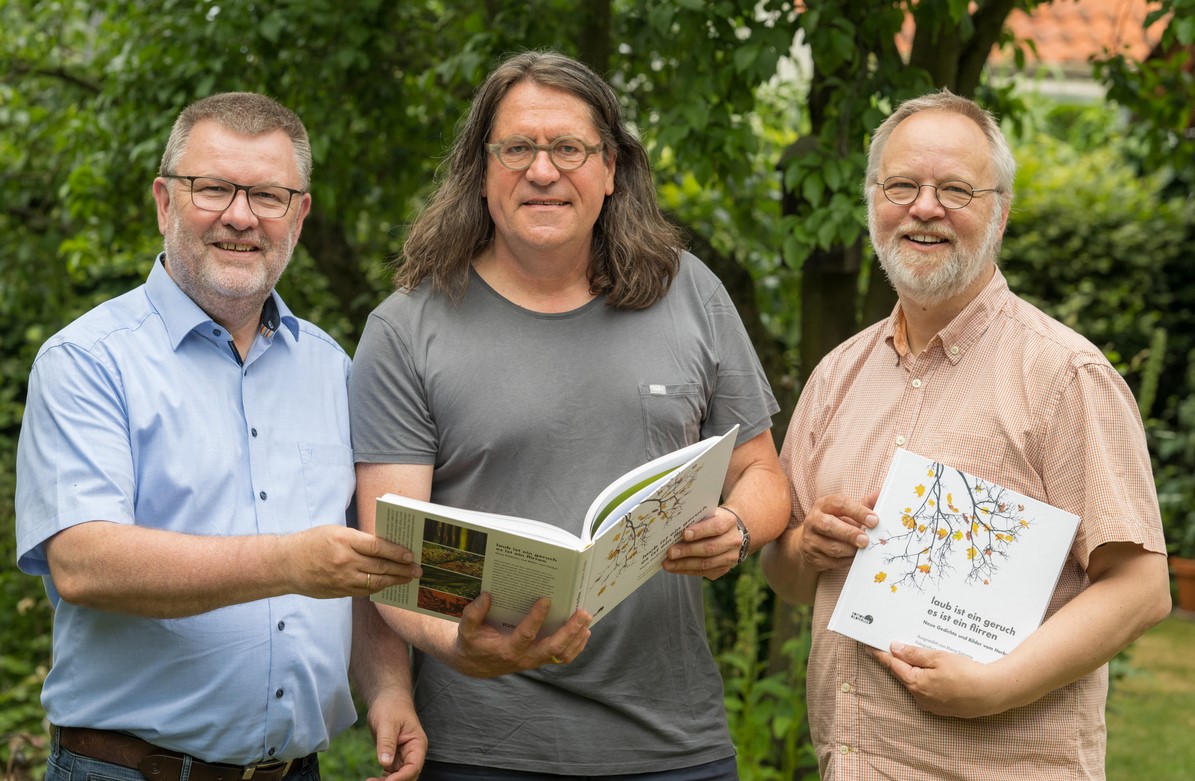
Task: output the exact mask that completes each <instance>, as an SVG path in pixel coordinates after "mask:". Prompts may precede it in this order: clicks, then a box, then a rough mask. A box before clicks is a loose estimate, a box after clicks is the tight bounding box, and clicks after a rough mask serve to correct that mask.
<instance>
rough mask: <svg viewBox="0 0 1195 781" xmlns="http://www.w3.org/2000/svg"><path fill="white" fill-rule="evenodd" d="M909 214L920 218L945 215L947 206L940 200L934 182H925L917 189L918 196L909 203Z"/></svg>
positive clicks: (925, 218) (927, 218)
mask: <svg viewBox="0 0 1195 781" xmlns="http://www.w3.org/2000/svg"><path fill="white" fill-rule="evenodd" d="M909 214H910V215H912V216H913V217H916V218H917V219H920V220H929V219H933V218H935V217H944V216H945V215H946V207H944V206H943V205H942V202H941V201H939V200H938V188H937V187H936V186H935V185H932V184H923V185H921V186H920V187H919V188H918V189H917V197H916V198H914V199H913V202H912V203H910V204H909Z"/></svg>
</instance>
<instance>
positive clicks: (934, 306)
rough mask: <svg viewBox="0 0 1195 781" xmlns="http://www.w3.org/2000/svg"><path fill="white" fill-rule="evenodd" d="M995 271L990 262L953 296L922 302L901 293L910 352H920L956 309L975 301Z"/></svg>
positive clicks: (917, 353) (949, 320)
mask: <svg viewBox="0 0 1195 781" xmlns="http://www.w3.org/2000/svg"><path fill="white" fill-rule="evenodd" d="M995 273H996V266H995V265H991V266H989V267H988V268H987V269H985V270H984V272H983V273H981V274H980V275H979V277H978V278H977V279H976V280H975V281H974V282H972V283H971V285H970V286H969V287H968V288H967V289H966V290H964V291H963V292H962V293H959V294H958V295H956V296H952V297H950V298H948V299H945V300H942V301H932V302H928V303H923V302H919V301H916V300H914V299H912V298H910V297H908V296H907V295H904V294H900V295H899V297H900V306H901V310H902V311H903V313H904V321H905V338H906V339H907V340H908V343H909V351H910V352H911V353H912V354H913V355H920V354H921V351H922V350H924V349H925V348H926V346H927V345H928V344H929V343H930V341H931V340H932V339H933V338H934V337H935V336H937V335H938V334H939V333H940V332H941V331H942V329H944V328H945V327H946V326H948V325H950V323H951V321H953V320H954V318H956V317H958V314H959V312H961V311H963V309H965V308H966V306H967V305H968V304H970V303H971V302H972V301H974V300H975V297H976V296H978V295H979V294H980V293H981V292H983V289H984V288H985V287H987V284H988V282H990V281H991V280H992V276H993V275H994V274H995Z"/></svg>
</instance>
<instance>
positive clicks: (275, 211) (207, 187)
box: [162, 174, 306, 220]
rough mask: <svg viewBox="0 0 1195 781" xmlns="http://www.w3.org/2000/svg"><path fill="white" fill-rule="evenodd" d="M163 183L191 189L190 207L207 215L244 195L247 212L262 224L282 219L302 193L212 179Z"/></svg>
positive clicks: (190, 178) (276, 186) (275, 186)
mask: <svg viewBox="0 0 1195 781" xmlns="http://www.w3.org/2000/svg"><path fill="white" fill-rule="evenodd" d="M162 178H164V179H183V180H186V181H187V182H189V183H190V185H191V203H193V204H195V207H196V208H199V209H203V210H204V211H209V212H222V211H224V210H225V209H227V208H228V207H229V206H231V205H232V202H233V201H234V200H236V197H237V193H239V192H241V191H244V193H245V199H246V200H247V201H248V202H249V209H250V210H251V211H252V212H253V213H254V214H255V215H257V216H258V217H260V218H262V219H265V220H276V219H278V218H279V217H285V216H286V213H287V212H288V211H289V210H290V202H291V199H293V198H294V197H295V196H296V195H302V194H303V193H304V192H306V191H305V190H292V189H291V188H289V187H283V186H282V185H279V184H255V185H248V184H237V183H236V182H230V181H228V180H227V179H217V178H216V177H214V176H181V175H179V174H163V175H162Z"/></svg>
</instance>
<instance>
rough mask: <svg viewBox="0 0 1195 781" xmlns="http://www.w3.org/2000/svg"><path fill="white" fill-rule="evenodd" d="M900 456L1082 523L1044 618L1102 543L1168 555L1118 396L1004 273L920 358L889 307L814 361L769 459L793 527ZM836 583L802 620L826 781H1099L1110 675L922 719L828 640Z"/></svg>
mask: <svg viewBox="0 0 1195 781" xmlns="http://www.w3.org/2000/svg"><path fill="white" fill-rule="evenodd" d="M897 447H905V448H908V449H910V450H912V451H914V452H916V453H919V454H921V455H924V456H927V457H930V458H933V459H935V460H938V461H941V462H943V463H945V464H949V465H950V466H954V467H958V468H959V469H962V470H964V471H966V472H970V473H971V474H974V475H977V476H979V477H985V478H987V479H989V480H992V481H995V482H997V483H1000V484H1001V485H1003V486H1006V487H1008V488H1012V489H1014V490H1016V491H1020V492H1021V493H1024V494H1027V495H1029V496H1034V497H1037V498H1039V499H1041V500H1043V501H1046V502H1049V503H1050V504H1053V505H1055V506H1057V507H1061V508H1063V509H1065V510H1069V511H1070V512H1073V513H1075V514H1077V515H1078V516H1079V517H1080V518H1081V519H1082V521H1081V525H1080V528H1079V532H1078V535H1077V536H1076V539H1075V543H1074V546H1073V548H1072V550H1071V556H1070V558H1069V559H1068V561H1067V563H1066V564H1065V565H1064V567H1063V572H1062V575H1061V578H1060V580H1059V583H1058V587H1057V589H1056V590H1055V592H1054V596H1053V598H1052V600H1051V602H1050V606H1049V609H1048V610H1047V612H1046V616H1047V619H1048V617H1049V616H1051V615H1053V614H1054V613H1055V612H1056V611H1057V610H1058V609H1059V608H1060V607H1061V606H1062V605H1064V604H1065V603H1067V602H1068V601H1070V600H1071V599H1073V598H1074V597H1075V596H1076V595H1077V594H1079V593H1080V592H1081V591H1083V589H1085V588H1086V587H1087V585H1088V580H1087V577H1086V574H1085V569H1084V568H1085V567H1086V566H1087V562H1088V558H1089V556H1090V555H1091V552H1092V551H1093V550H1095V548H1097V547H1098V546H1100V545H1102V544H1104V543H1108V542H1114V541H1128V542H1135V543H1139V544H1141V545H1142V546H1144V547H1145V549H1147V550H1150V551H1155V552H1164V551H1165V546H1164V543H1163V539H1162V528H1161V519H1160V517H1159V513H1158V502H1157V495H1156V493H1155V488H1154V483H1153V476H1152V472H1151V469H1150V461H1149V454H1148V452H1147V450H1146V446H1145V436H1144V431H1143V429H1142V426H1141V419H1140V415H1139V414H1138V412H1137V406H1136V403H1135V402H1134V400H1133V397H1132V394H1131V393H1130V391H1129V389H1128V387H1127V386H1126V385H1125V383H1124V381H1123V379H1122V378H1121V377H1120V375H1119V374H1118V373H1117V372H1116V370H1115V369H1114V368H1113V367H1112V366H1111V365H1110V364H1109V363H1108V361H1107V360H1106V359H1105V358H1104V357H1103V355H1102V354H1101V353H1100V351H1099V350H1098V349H1096V348H1095V347H1094V346H1093V345H1092V344H1091V343H1090V342H1089V341H1087V340H1086V339H1084V338H1083V337H1081V336H1079V335H1078V334H1076V333H1075V332H1074V331H1072V330H1071V329H1069V328H1067V327H1066V326H1063V325H1062V324H1060V323H1059V322H1057V321H1056V320H1053V319H1051V318H1050V317H1048V316H1046V315H1045V314H1044V313H1042V312H1041V311H1039V310H1038V309H1037V308H1035V307H1033V306H1032V305H1030V304H1028V303H1027V302H1025V301H1023V300H1021V299H1020V298H1018V297H1017V296H1015V295H1013V294H1012V293H1011V292H1010V291H1009V289H1008V284H1007V282H1006V281H1005V279H1004V276H1003V275H1002V274H1001V273H1000V271H999V270H997V271H996V274H995V276H994V277H993V279H992V281H991V282H990V283H989V284H988V285H987V286H986V287H985V288H984V290H983V292H982V293H981V294H980V295H979V296H978V297H977V298H976V299H975V300H974V301H972V302H971V303H970V304H968V305H967V307H966V308H965V309H964V310H963V311H962V312H960V313H959V315H958V316H957V317H956V318H955V319H954V320H953V321H952V322H951V323H950V325H949V326H947V327H946V328H945V329H943V330H942V331H941V332H940V333H939V334H938V335H937V336H936V337H935V338H934V339H933V340H932V341H931V342H930V344H929V345H928V346H927V347H926V349H925V350H924V351H923V352H922V353H921V354H920V355H912V354H911V353H910V352H909V348H908V344H907V342H906V340H905V329H904V317H903V313H902V311H901V308H900V306H899V305H897V307H896V309H895V310H894V311H893V314H892V316H891V317H889V318H888V319H887V320H885V321H883V322H880V323H877V324H875V325H874V326H872V327H870V328H868V329H867V330H865V331H863V332H862V333H860V334H858V335H856V336H855V337H854V338H852V339H850V340H848V341H847V342H845V343H844V344H842V345H841V346H839V347H838V348H837V349H836V350H834V351H833V352H832V353H831V354H830V355H828V356H827V357H826V358H825V359H824V360H823V361H822V362H821V363H820V364H819V365H818V367H817V369H816V370H815V371H814V372H813V375H812V376H811V377H810V378H809V382H808V383H807V384H806V386H805V388H804V390H803V392H802V394H801V398H800V401H799V403H798V405H797V409H796V411H795V412H794V414H793V419H792V422H791V424H790V427H789V429H788V435H787V437H786V439H785V443H784V447H783V449H782V452H781V457H780V458H781V463H782V465H783V467H784V469H785V471H786V473H787V474H788V475H789V479H790V480H791V482H792V486H793V522H794V523H800V522H801V521H803V520H804V517H805V512H806V509H807V508H808V507H810V506H811V505H812V504H813V501H814V500H815V499H816V498H817V497H819V496H823V495H825V494H829V493H842V494H846V495H849V496H854V497H860V498H861V497H864V496H866V495H868V494H870V493H872V492H873V491H875V490H877V489H878V488H879V487H880V483H881V482H882V481H883V477H884V474H885V472H886V470H887V467H888V463H889V461H890V460H891V457H892V454H893V452H894V451H895V449H896V448H897ZM845 576H846V571H845V570H839V571H835V572H832V573H824V574H823V575H822V577H821V579H820V581H819V583H818V590H817V599H816V603H815V607H814V618H813V623H814V636H813V651H812V654H811V656H810V660H809V671H808V698H809V717H810V721H811V727H812V733H813V740H814V743H815V745H816V747H817V754H818V761H819V763H820V766H821V773H822V779H823V781H830V780H831V779H841V780H842V781H847V780H849V781H856V780H860V779H884V780H885V781H903V780H904V779H907V780H908V781H924V780H925V779H934V780H935V781H937V780H938V779H983V780H984V781H1005V780H1007V781H1012V780H1013V779H1024V780H1025V781H1040V780H1041V779H1050V781H1065V780H1067V779H1103V778H1104V751H1105V726H1104V705H1105V699H1106V695H1107V690H1108V683H1107V682H1108V671H1107V667H1106V666H1105V667H1103V668H1101V669H1099V670H1096V671H1095V672H1093V673H1091V674H1089V675H1086V676H1084V677H1083V678H1081V679H1080V680H1078V681H1076V682H1074V683H1072V684H1070V685H1068V686H1065V687H1063V688H1061V689H1058V690H1056V691H1053V692H1051V693H1050V694H1048V695H1046V696H1045V697H1043V698H1042V699H1040V700H1038V701H1037V702H1035V703H1033V704H1031V705H1027V706H1025V707H1021V708H1015V709H1013V710H1009V711H1006V712H1004V713H1001V714H997V715H995V716H990V717H985V718H978V719H956V718H944V717H940V716H934V715H932V714H929V713H926V712H923V711H920V710H918V708H917V705H916V703H915V702H914V701H913V698H912V697H911V696H910V695H909V694H908V693H907V692H906V690H905V689H904V688H903V687H902V686H901V685H900V683H899V682H898V681H897V680H896V678H894V677H893V676H892V675H891V673H889V672H888V671H887V670H886V669H884V668H883V667H882V666H880V665H879V663H877V662H876V661H875V660H874V659H872V657H871V655H870V654H869V653H868V651H867V650H866V648H865V646H863V645H861V644H860V643H857V642H855V641H854V640H850V639H847V638H845V637H843V636H841V635H838V634H836V633H833V632H830V631H828V630H827V629H826V622H827V621H828V620H829V617H830V612H831V611H832V610H833V608H834V603H835V601H836V600H837V599H838V594H839V592H840V591H841V589H842V584H843V580H844V579H845Z"/></svg>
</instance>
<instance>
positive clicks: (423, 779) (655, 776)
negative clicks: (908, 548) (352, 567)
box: [46, 757, 739, 781]
mask: <svg viewBox="0 0 1195 781" xmlns="http://www.w3.org/2000/svg"><path fill="white" fill-rule="evenodd" d="M738 778H739V771H738V767H737V766H736V765H735V761H734V757H727V758H726V759H719V760H715V761H714V762H706V763H705V764H703V765H694V766H693V767H683V768H681V769H679V770H664V771H661V772H659V773H628V774H625V775H614V776H576V775H556V774H553V773H526V772H523V771H521V770H503V769H502V768H488V767H478V766H477V765H458V764H455V763H453V762H434V761H432V760H428V761H427V762H426V763H424V765H423V772H422V773H420V774H419V781H508V780H509V779H521V781H565V779H586V780H588V779H592V780H593V781H738ZM46 781H50V779H49V777H47V778H46Z"/></svg>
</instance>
